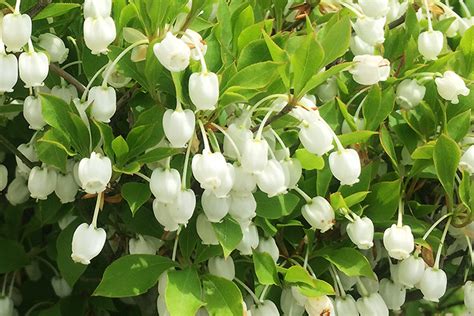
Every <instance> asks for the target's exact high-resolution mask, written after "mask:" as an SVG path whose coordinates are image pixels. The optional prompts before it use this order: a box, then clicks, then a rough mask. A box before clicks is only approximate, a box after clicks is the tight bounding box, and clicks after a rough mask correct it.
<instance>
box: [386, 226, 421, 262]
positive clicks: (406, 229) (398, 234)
mask: <svg viewBox="0 0 474 316" xmlns="http://www.w3.org/2000/svg"><path fill="white" fill-rule="evenodd" d="M383 245H384V247H385V249H387V251H388V255H389V256H390V257H392V258H394V259H398V260H403V259H406V258H408V257H409V256H410V253H411V252H412V251H413V249H414V248H415V241H414V238H413V234H412V233H411V228H410V226H408V225H404V226H402V227H400V226H397V225H395V224H393V225H392V227H390V228H387V229H386V230H385V232H384V234H383Z"/></svg>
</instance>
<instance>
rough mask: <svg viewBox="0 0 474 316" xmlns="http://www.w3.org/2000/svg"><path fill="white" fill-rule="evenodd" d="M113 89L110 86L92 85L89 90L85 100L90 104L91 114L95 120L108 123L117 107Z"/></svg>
mask: <svg viewBox="0 0 474 316" xmlns="http://www.w3.org/2000/svg"><path fill="white" fill-rule="evenodd" d="M116 98H117V97H116V95H115V89H114V88H112V87H102V86H98V87H93V88H91V90H90V91H89V95H88V96H87V101H89V102H90V103H92V104H91V116H92V117H93V118H95V119H96V120H97V121H100V122H104V123H109V122H110V118H111V117H112V116H113V115H114V114H115V111H116V109H117V99H116Z"/></svg>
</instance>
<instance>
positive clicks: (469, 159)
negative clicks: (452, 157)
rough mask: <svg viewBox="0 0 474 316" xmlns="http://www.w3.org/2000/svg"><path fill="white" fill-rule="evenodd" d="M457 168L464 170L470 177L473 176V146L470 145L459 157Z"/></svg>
mask: <svg viewBox="0 0 474 316" xmlns="http://www.w3.org/2000/svg"><path fill="white" fill-rule="evenodd" d="M459 166H460V167H461V168H464V169H466V170H467V171H468V172H469V173H470V174H471V175H472V174H474V145H471V146H470V147H469V148H468V149H467V150H466V151H465V152H464V154H463V155H462V156H461V160H460V161H459Z"/></svg>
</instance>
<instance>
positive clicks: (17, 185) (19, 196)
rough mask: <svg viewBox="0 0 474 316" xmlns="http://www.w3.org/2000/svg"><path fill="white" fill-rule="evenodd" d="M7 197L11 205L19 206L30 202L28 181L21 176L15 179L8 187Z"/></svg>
mask: <svg viewBox="0 0 474 316" xmlns="http://www.w3.org/2000/svg"><path fill="white" fill-rule="evenodd" d="M5 197H6V198H7V200H8V202H10V204H11V205H18V204H22V203H25V202H26V201H28V198H29V197H30V191H29V190H28V185H27V183H26V180H25V179H24V178H23V177H21V176H20V177H16V178H15V179H13V180H12V182H10V184H9V185H8V188H7V194H5Z"/></svg>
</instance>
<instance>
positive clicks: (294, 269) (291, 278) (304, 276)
mask: <svg viewBox="0 0 474 316" xmlns="http://www.w3.org/2000/svg"><path fill="white" fill-rule="evenodd" d="M285 282H288V283H295V284H298V285H299V286H300V289H301V290H303V291H304V292H305V293H306V294H308V296H321V295H331V294H334V289H333V288H332V286H331V285H330V284H328V283H326V282H324V281H322V280H318V279H315V278H313V277H312V276H311V275H310V274H309V273H308V271H306V269H305V268H303V267H301V266H297V265H294V266H291V267H290V268H289V269H288V270H286V273H285Z"/></svg>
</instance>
